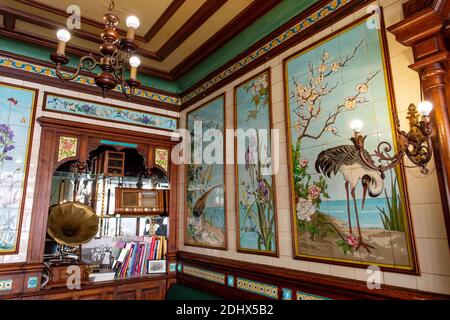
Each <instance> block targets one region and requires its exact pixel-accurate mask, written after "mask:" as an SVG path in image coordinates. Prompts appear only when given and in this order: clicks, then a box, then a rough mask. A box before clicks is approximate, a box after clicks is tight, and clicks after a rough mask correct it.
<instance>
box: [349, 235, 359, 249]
mask: <svg viewBox="0 0 450 320" xmlns="http://www.w3.org/2000/svg"><path fill="white" fill-rule="evenodd" d="M347 243H348V245H349V246H351V247H353V248H357V247H358V245H359V240H358V238H357V237H355V236H354V235H352V234H349V235H348V236H347Z"/></svg>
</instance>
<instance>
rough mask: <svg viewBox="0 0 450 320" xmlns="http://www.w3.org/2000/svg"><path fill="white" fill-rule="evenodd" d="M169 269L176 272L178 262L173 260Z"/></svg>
mask: <svg viewBox="0 0 450 320" xmlns="http://www.w3.org/2000/svg"><path fill="white" fill-rule="evenodd" d="M169 271H170V272H175V271H177V264H176V263H175V262H173V263H171V264H170V265H169Z"/></svg>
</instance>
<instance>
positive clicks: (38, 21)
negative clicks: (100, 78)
mask: <svg viewBox="0 0 450 320" xmlns="http://www.w3.org/2000/svg"><path fill="white" fill-rule="evenodd" d="M0 14H3V15H5V16H9V17H13V18H14V19H17V20H21V21H25V22H27V23H31V24H35V25H37V26H40V27H44V28H47V29H50V30H55V31H56V30H58V29H60V28H62V27H63V25H62V24H60V23H56V22H53V21H51V20H48V19H44V18H42V17H38V16H35V15H32V14H29V13H27V12H22V11H20V10H16V9H13V8H9V7H5V6H0ZM1 29H3V30H2V31H3V32H2V33H1V34H3V35H5V36H7V37H9V38H13V39H18V40H21V41H25V42H29V43H33V44H37V45H41V46H44V47H49V48H56V45H57V40H56V36H55V39H49V38H47V37H43V36H40V35H37V34H33V33H31V32H28V31H23V30H22V31H21V30H14V31H13V30H12V29H9V28H7V26H5V27H3V28H1ZM71 32H72V33H73V35H74V36H75V37H77V38H80V39H83V40H86V41H90V42H93V43H95V44H101V43H102V41H101V39H100V36H99V35H97V34H93V33H90V32H87V31H84V30H72V31H71ZM67 52H68V53H73V54H76V55H80V56H83V55H89V53H90V51H89V50H87V49H83V48H81V47H77V46H74V45H71V44H69V45H68V46H67ZM138 53H140V54H141V55H142V56H144V57H147V58H150V59H155V57H156V53H154V52H150V51H148V50H144V49H139V50H138ZM94 56H96V57H99V54H94ZM139 70H140V71H141V72H146V73H148V74H149V75H154V76H157V77H160V78H162V79H166V80H173V77H172V76H171V75H170V73H168V72H165V71H162V70H159V69H156V68H153V67H150V66H146V65H142V66H141V67H140V68H139Z"/></svg>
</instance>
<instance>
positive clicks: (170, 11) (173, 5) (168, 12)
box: [144, 0, 186, 43]
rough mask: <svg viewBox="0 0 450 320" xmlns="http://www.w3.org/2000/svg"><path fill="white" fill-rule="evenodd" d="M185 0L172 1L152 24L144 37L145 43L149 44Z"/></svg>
mask: <svg viewBox="0 0 450 320" xmlns="http://www.w3.org/2000/svg"><path fill="white" fill-rule="evenodd" d="M185 1H186V0H173V1H172V2H171V3H170V5H169V6H168V7H167V9H166V10H165V11H164V12H163V14H162V15H161V16H160V17H159V19H158V20H156V22H155V23H154V24H153V26H152V27H151V28H150V30H148V31H147V33H146V34H145V36H144V40H145V42H147V43H148V42H150V40H152V39H153V37H154V36H155V35H156V34H157V33H158V32H159V31H160V30H161V28H162V27H164V26H165V25H166V23H167V22H168V21H169V20H170V18H172V16H173V15H174V14H175V13H176V12H177V11H178V9H179V8H180V7H181V6H182V5H183V3H184V2H185Z"/></svg>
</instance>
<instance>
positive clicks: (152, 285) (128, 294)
mask: <svg viewBox="0 0 450 320" xmlns="http://www.w3.org/2000/svg"><path fill="white" fill-rule="evenodd" d="M166 287H167V279H165V278H160V279H151V280H143V279H142V280H137V279H136V280H135V281H131V282H129V281H128V280H117V281H114V282H110V283H108V284H97V285H95V284H92V285H89V287H86V288H84V289H81V290H68V289H65V290H64V289H50V290H43V291H40V292H39V293H36V294H33V295H29V296H25V297H22V299H23V300H40V299H42V300H164V299H165V297H166Z"/></svg>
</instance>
